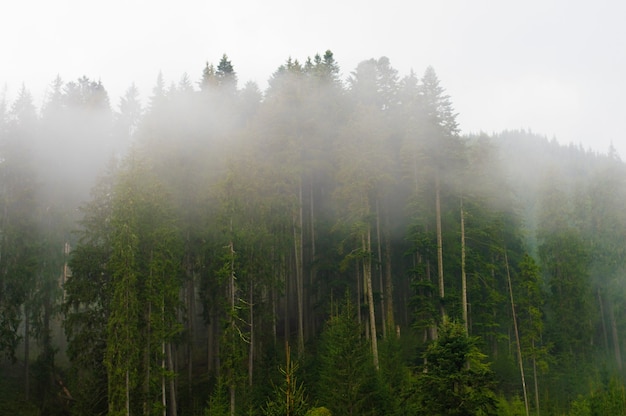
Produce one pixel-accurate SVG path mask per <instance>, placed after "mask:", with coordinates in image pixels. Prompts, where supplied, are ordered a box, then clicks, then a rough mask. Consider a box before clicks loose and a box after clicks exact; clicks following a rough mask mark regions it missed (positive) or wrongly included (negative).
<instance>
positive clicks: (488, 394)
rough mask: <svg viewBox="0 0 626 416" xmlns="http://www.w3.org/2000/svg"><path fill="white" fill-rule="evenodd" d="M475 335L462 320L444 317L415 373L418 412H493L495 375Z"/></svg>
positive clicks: (494, 407) (442, 413)
mask: <svg viewBox="0 0 626 416" xmlns="http://www.w3.org/2000/svg"><path fill="white" fill-rule="evenodd" d="M477 342H478V339H476V338H471V337H469V336H468V335H467V334H466V333H465V328H464V326H463V325H462V324H458V323H456V322H453V321H449V320H444V322H443V323H442V324H441V325H440V328H439V336H438V338H437V340H435V341H434V342H433V343H432V344H430V345H429V346H428V348H427V350H426V352H425V353H424V357H423V358H424V362H425V364H424V367H423V371H422V372H421V373H419V374H417V376H416V377H417V385H416V395H417V400H418V403H419V409H420V411H421V412H425V413H426V414H430V415H467V416H469V415H476V414H482V415H495V414H496V396H495V394H494V391H493V389H494V387H495V386H494V378H493V372H492V371H491V369H490V367H489V364H488V363H485V358H486V356H485V355H484V354H483V353H481V352H480V351H479V349H478V347H477V345H476V344H477Z"/></svg>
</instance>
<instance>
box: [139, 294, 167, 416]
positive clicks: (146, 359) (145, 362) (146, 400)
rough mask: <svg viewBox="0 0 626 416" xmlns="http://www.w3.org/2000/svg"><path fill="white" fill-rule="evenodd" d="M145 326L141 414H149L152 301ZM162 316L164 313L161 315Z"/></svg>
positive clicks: (149, 304) (149, 303)
mask: <svg viewBox="0 0 626 416" xmlns="http://www.w3.org/2000/svg"><path fill="white" fill-rule="evenodd" d="M147 314H148V316H147V325H148V326H147V328H146V349H145V350H144V352H143V365H144V369H145V377H144V382H143V383H144V384H143V414H144V415H149V414H150V410H151V409H150V407H151V403H150V349H151V345H150V335H151V326H152V325H151V323H152V322H151V319H152V302H148V312H147ZM162 316H163V317H164V316H165V315H162Z"/></svg>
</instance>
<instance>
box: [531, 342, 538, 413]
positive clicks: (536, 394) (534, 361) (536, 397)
mask: <svg viewBox="0 0 626 416" xmlns="http://www.w3.org/2000/svg"><path fill="white" fill-rule="evenodd" d="M532 347H533V379H534V383H535V415H536V416H539V383H538V380H537V357H536V356H535V355H536V353H535V340H534V339H533V340H532Z"/></svg>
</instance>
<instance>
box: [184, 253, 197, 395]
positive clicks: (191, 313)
mask: <svg viewBox="0 0 626 416" xmlns="http://www.w3.org/2000/svg"><path fill="white" fill-rule="evenodd" d="M187 267H188V268H189V269H190V268H191V266H189V265H187ZM187 275H188V281H187V290H186V292H187V293H186V295H187V296H186V297H187V331H188V332H187V389H188V393H189V397H193V354H194V338H195V322H196V321H195V315H196V313H195V311H196V309H195V306H196V305H195V302H196V299H195V298H196V292H195V279H194V273H193V271H192V270H189V271H188V273H187Z"/></svg>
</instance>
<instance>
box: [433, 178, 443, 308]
mask: <svg viewBox="0 0 626 416" xmlns="http://www.w3.org/2000/svg"><path fill="white" fill-rule="evenodd" d="M439 182H440V181H439V173H437V176H436V177H435V221H436V223H437V224H436V225H437V273H438V277H439V310H440V312H441V317H442V318H443V317H444V316H445V315H446V309H445V305H444V299H445V287H444V280H443V235H442V230H441V184H440V183H439Z"/></svg>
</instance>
